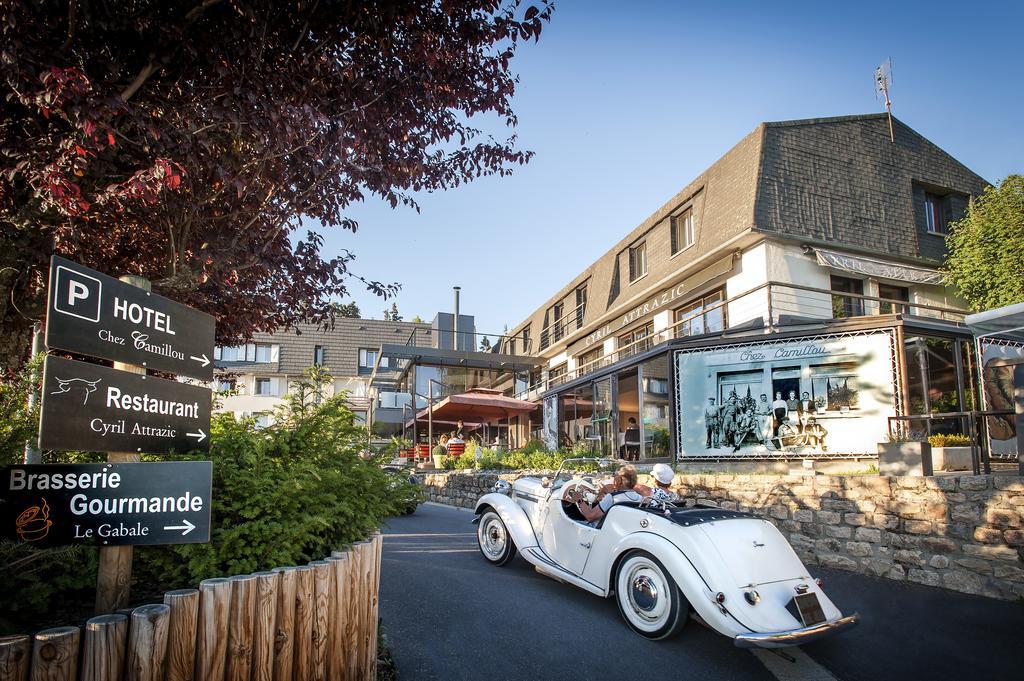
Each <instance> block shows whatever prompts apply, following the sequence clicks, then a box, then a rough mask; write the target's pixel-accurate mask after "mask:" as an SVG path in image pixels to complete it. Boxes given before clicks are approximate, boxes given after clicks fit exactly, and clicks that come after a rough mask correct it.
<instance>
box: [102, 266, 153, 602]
mask: <svg viewBox="0 0 1024 681" xmlns="http://www.w3.org/2000/svg"><path fill="white" fill-rule="evenodd" d="M121 281H123V282H125V283H127V284H131V285H132V286H137V287H139V288H141V289H144V290H146V291H151V290H152V288H153V286H152V284H151V283H150V282H149V280H148V279H144V278H143V277H136V276H134V275H130V274H129V275H127V276H124V277H121ZM114 368H115V369H120V370H122V371H127V372H129V373H132V374H145V373H146V369H145V367H141V366H137V365H135V364H125V363H124V362H114ZM139 460H140V457H139V454H138V452H107V461H112V462H126V463H134V462H136V461H139ZM134 548H135V547H134V546H103V547H100V562H99V570H98V571H97V573H96V612H97V613H98V614H103V613H108V612H114V611H115V610H118V609H119V608H124V607H127V605H128V600H129V598H130V597H131V586H132V584H131V582H132V552H133V550H134Z"/></svg>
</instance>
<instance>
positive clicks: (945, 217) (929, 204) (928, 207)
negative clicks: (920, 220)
mask: <svg viewBox="0 0 1024 681" xmlns="http://www.w3.org/2000/svg"><path fill="white" fill-rule="evenodd" d="M948 207H949V197H948V196H939V195H938V194H930V193H925V195H924V222H925V225H926V226H927V227H928V232H929V233H930V234H949V210H948Z"/></svg>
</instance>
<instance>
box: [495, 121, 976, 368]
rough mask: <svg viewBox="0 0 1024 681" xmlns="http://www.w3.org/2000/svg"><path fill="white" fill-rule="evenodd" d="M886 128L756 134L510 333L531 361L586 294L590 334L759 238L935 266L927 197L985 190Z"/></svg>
mask: <svg viewBox="0 0 1024 681" xmlns="http://www.w3.org/2000/svg"><path fill="white" fill-rule="evenodd" d="M893 125H894V136H895V143H893V142H891V141H890V139H889V124H888V121H887V116H886V115H885V114H866V115H857V116H839V117H833V118H815V119H806V120H794V121H780V122H766V123H761V124H760V125H758V126H757V128H755V129H754V130H753V131H752V132H750V133H749V134H748V135H746V136H745V137H744V138H743V139H741V140H740V141H739V142H738V143H737V144H736V145H735V146H734V147H732V148H731V149H730V150H729V151H727V152H726V153H725V155H723V156H722V157H721V158H720V159H718V160H717V161H716V162H715V163H714V164H712V165H711V166H710V167H709V168H708V169H707V170H705V171H704V172H703V173H701V174H700V175H699V176H698V177H696V178H695V179H694V180H693V181H692V182H690V183H689V184H687V185H686V186H685V187H684V188H683V189H682V190H681V191H679V192H678V193H676V194H675V195H674V196H673V197H672V198H670V199H669V200H668V201H666V202H665V203H664V204H663V205H662V206H661V207H660V208H658V210H656V211H655V212H654V213H652V214H651V215H650V217H648V218H647V219H646V220H644V221H643V222H642V223H641V224H640V225H638V226H637V227H636V228H634V229H633V230H632V231H630V232H629V234H627V235H626V236H625V237H624V238H623V239H621V240H620V241H619V242H618V243H616V244H615V245H614V246H613V247H612V248H611V249H609V250H608V251H607V252H606V253H605V254H604V255H603V256H601V257H600V258H599V259H598V260H597V261H596V262H595V263H593V264H592V265H591V266H590V267H588V268H587V269H586V270H584V271H583V272H581V273H580V274H579V275H577V276H576V277H574V278H573V279H572V280H570V281H569V282H568V283H567V284H566V285H565V286H564V287H563V288H562V289H561V290H560V291H558V292H557V293H556V294H555V295H554V296H552V297H551V298H550V299H549V300H548V301H546V302H545V303H544V304H543V305H542V306H541V307H539V308H538V309H537V310H536V311H535V312H534V313H533V314H531V315H530V317H529V318H528V319H526V320H523V321H521V322H520V323H519V324H517V325H516V326H514V327H510V329H511V333H513V334H515V335H518V334H520V333H521V331H522V329H523V328H524V327H525V326H526V325H527V324H529V325H530V337H531V339H532V342H533V352H534V353H536V352H537V350H538V340H539V338H540V334H541V330H542V329H543V328H544V326H545V321H544V319H545V312H546V311H547V310H548V309H549V308H550V307H551V306H552V305H554V304H555V303H557V302H558V301H560V300H564V301H565V310H566V311H568V310H570V309H572V308H574V307H575V300H574V297H573V293H574V291H575V289H576V288H577V287H579V286H581V285H582V284H584V283H586V284H587V291H588V295H587V300H588V302H587V308H586V319H585V320H584V326H587V325H588V324H590V323H591V322H593V321H595V320H597V319H599V318H602V317H604V316H605V315H606V313H608V312H609V311H611V310H613V309H616V308H619V307H626V306H625V305H624V303H625V302H626V301H629V300H630V299H631V298H633V297H635V296H637V295H638V294H639V293H640V292H641V291H643V292H649V291H650V290H651V289H652V288H654V287H655V286H656V284H658V283H659V282H664V281H667V280H670V279H672V278H673V277H677V275H678V278H680V279H683V280H685V279H687V278H688V277H690V276H692V273H698V272H699V271H700V270H702V269H703V268H705V267H706V266H708V265H714V263H715V262H716V261H718V260H720V259H721V258H722V257H723V256H724V255H725V254H727V253H729V252H732V251H733V250H735V249H737V248H741V247H742V246H744V245H745V244H749V243H753V242H754V241H756V240H759V239H761V238H764V237H765V236H775V237H777V238H782V239H792V240H799V241H801V242H806V243H811V244H815V243H820V244H823V245H824V244H828V245H829V246H830V247H837V248H846V249H849V250H851V251H856V252H861V253H865V254H875V255H877V256H884V257H885V258H888V259H895V260H901V261H905V262H908V263H914V264H918V265H922V266H925V267H936V266H938V264H939V263H940V262H941V260H942V258H943V255H944V253H945V246H944V243H943V241H942V240H941V239H938V238H936V237H935V236H934V235H929V234H927V233H926V232H927V228H926V226H925V225H924V224H923V223H922V218H921V215H923V211H922V210H921V209H920V206H917V204H919V203H923V201H924V192H925V191H928V190H932V191H938V192H940V193H946V192H954V193H955V194H956V195H957V197H962V201H963V203H964V204H966V201H967V198H968V197H969V196H977V195H979V194H980V193H981V192H982V191H983V190H984V188H985V186H986V185H987V184H988V183H987V182H986V181H985V180H984V179H983V178H981V177H980V176H978V175H977V174H976V173H974V172H972V171H971V170H970V169H968V168H967V167H965V166H964V165H963V164H962V163H960V162H959V161H957V160H956V159H955V158H953V157H952V156H950V155H949V154H947V153H946V152H944V151H943V150H942V149H940V148H939V147H938V146H936V145H935V144H933V143H932V142H930V141H928V140H927V139H925V138H924V137H922V136H921V135H919V134H918V133H917V132H915V131H914V130H912V129H911V128H910V127H908V126H907V125H905V124H904V123H902V122H901V121H899V120H898V119H893ZM958 200H961V199H960V198H958ZM687 208H689V209H690V210H692V213H693V215H694V218H695V224H696V244H695V245H694V246H693V247H691V248H689V249H686V250H683V251H681V252H678V253H676V254H675V255H673V254H672V252H671V244H670V230H669V229H667V228H665V229H662V228H660V227H661V226H662V225H667V224H668V221H669V220H670V218H671V216H672V215H674V214H678V213H679V212H680V211H681V210H685V209H687ZM641 241H645V242H646V250H647V262H648V274H647V276H645V277H643V278H642V279H641V280H640V281H637V282H635V283H634V284H630V282H629V276H628V268H629V260H628V257H629V255H628V254H629V248H630V246H632V245H635V244H637V243H639V242H641ZM698 278H699V277H698ZM679 302H680V303H682V302H683V301H679ZM557 345H558V344H557V343H552V347H554V346H557Z"/></svg>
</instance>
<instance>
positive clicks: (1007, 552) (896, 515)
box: [425, 472, 1024, 600]
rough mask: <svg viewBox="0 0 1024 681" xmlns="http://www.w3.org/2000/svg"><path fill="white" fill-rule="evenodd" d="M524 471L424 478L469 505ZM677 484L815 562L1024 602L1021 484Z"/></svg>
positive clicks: (816, 479)
mask: <svg viewBox="0 0 1024 681" xmlns="http://www.w3.org/2000/svg"><path fill="white" fill-rule="evenodd" d="M519 475H520V474H517V473H512V474H502V475H500V476H499V475H497V474H495V473H468V472H467V473H448V474H436V475H427V476H426V479H425V486H426V488H427V490H428V493H429V497H430V500H431V501H435V502H439V503H444V504H449V505H452V506H461V507H466V508H472V507H473V506H474V505H475V503H476V500H477V499H478V498H479V497H480V496H481V495H483V494H485V493H486V492H488V491H490V489H491V487H492V486H493V485H494V482H495V481H496V480H497V479H499V477H500V478H501V479H504V480H509V481H511V480H514V479H515V478H517V477H519ZM641 480H643V476H641ZM673 488H674V489H675V490H676V492H677V493H678V494H680V495H681V496H682V497H683V498H684V499H685V500H686V501H687V503H688V504H693V503H697V502H701V503H709V504H714V505H717V506H721V507H723V508H731V509H738V510H741V511H748V512H750V513H753V514H754V515H756V516H759V517H763V518H766V519H767V520H769V521H771V522H772V523H774V524H775V525H776V526H777V527H778V528H779V530H780V531H781V532H782V533H783V535H785V536H786V538H787V539H788V540H789V542H790V544H791V545H792V546H793V549H794V550H795V551H796V552H797V554H798V555H799V556H800V558H801V559H803V560H804V562H805V563H807V564H809V565H822V566H825V567H830V568H839V569H842V570H851V571H854V572H859V573H862V574H867V575H872V576H877V577H886V578H889V579H894V580H898V581H910V582H917V583H919V584H925V585H928V586H935V587H943V588H946V589H952V590H954V591H961V592H964V593H969V594H976V595H983V596H988V597H991V598H1000V599H1007V600H1024V529H1022V526H1021V516H1022V515H1024V478H1019V477H1009V476H1006V477H1004V476H986V475H964V476H957V477H952V476H951V477H934V478H920V477H882V476H871V475H862V476H830V475H817V476H777V475H677V476H676V479H675V483H674V484H673Z"/></svg>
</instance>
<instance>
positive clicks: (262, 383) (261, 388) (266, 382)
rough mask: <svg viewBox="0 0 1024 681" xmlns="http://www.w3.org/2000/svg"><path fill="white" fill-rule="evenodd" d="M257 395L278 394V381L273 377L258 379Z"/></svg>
mask: <svg viewBox="0 0 1024 681" xmlns="http://www.w3.org/2000/svg"><path fill="white" fill-rule="evenodd" d="M254 394H256V395H271V396H273V395H277V381H276V380H274V379H273V378H257V379H256V391H255V393H254Z"/></svg>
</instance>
